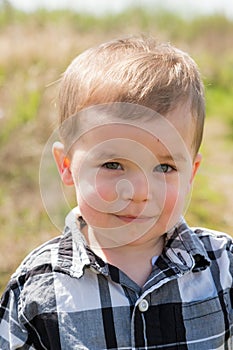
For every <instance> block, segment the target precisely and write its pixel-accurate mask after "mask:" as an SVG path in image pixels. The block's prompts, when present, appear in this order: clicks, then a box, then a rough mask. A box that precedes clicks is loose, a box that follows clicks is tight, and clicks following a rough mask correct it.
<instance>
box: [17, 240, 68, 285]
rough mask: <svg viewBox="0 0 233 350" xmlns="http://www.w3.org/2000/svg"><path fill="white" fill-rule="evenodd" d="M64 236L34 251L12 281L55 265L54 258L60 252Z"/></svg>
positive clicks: (26, 258) (22, 263) (20, 266)
mask: <svg viewBox="0 0 233 350" xmlns="http://www.w3.org/2000/svg"><path fill="white" fill-rule="evenodd" d="M61 237H62V236H58V237H55V238H52V239H51V240H49V241H47V242H45V243H43V244H41V245H40V246H38V247H37V248H35V249H33V250H32V251H31V252H30V253H29V254H28V255H27V256H26V257H25V258H24V260H23V261H22V262H21V264H20V265H19V267H18V268H17V270H16V271H15V273H14V274H13V275H12V279H14V278H17V277H19V276H22V275H26V274H28V273H29V272H30V271H32V270H38V271H39V269H40V268H42V266H43V267H45V266H47V267H48V266H50V265H52V263H53V256H54V254H55V252H57V251H58V249H59V245H60V241H61Z"/></svg>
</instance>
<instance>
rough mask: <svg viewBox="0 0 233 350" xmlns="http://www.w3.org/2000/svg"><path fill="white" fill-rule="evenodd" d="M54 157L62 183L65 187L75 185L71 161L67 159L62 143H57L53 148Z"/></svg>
mask: <svg viewBox="0 0 233 350" xmlns="http://www.w3.org/2000/svg"><path fill="white" fill-rule="evenodd" d="M52 152H53V157H54V159H55V162H56V164H57V168H58V171H59V174H60V176H61V179H62V182H63V183H64V184H65V185H68V186H71V185H73V184H74V182H73V177H72V173H71V171H70V160H69V158H67V157H66V155H65V151H64V145H63V144H62V143H61V142H55V143H54V144H53V148H52Z"/></svg>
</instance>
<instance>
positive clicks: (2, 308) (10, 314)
mask: <svg viewBox="0 0 233 350" xmlns="http://www.w3.org/2000/svg"><path fill="white" fill-rule="evenodd" d="M18 300H19V288H18V287H15V288H12V287H11V286H10V285H9V286H8V287H7V288H6V290H5V293H4V294H3V296H2V298H1V301H0V349H4V350H7V349H11V350H13V349H22V350H23V349H34V347H31V346H30V344H27V339H28V332H27V330H26V328H25V327H24V325H23V324H22V323H21V322H20V321H19V313H18Z"/></svg>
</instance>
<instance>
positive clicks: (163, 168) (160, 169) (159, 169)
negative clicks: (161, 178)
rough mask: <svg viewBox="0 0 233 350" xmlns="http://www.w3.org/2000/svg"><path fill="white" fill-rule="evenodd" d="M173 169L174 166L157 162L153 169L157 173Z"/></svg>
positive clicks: (168, 171)
mask: <svg viewBox="0 0 233 350" xmlns="http://www.w3.org/2000/svg"><path fill="white" fill-rule="evenodd" d="M174 170H175V168H174V167H172V166H171V165H169V164H159V165H157V166H156V167H155V168H154V171H156V172H158V173H170V172H172V171H174Z"/></svg>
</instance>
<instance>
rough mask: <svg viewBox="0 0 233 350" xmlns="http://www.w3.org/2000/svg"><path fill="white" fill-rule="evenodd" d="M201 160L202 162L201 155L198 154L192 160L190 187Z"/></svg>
mask: <svg viewBox="0 0 233 350" xmlns="http://www.w3.org/2000/svg"><path fill="white" fill-rule="evenodd" d="M201 160H202V155H201V154H200V153H198V154H197V155H196V157H195V159H194V162H193V168H192V174H191V178H190V185H192V182H193V179H194V177H195V175H196V173H197V170H198V169H199V167H200V164H201Z"/></svg>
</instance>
